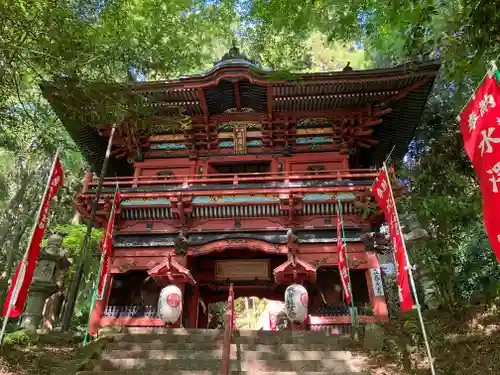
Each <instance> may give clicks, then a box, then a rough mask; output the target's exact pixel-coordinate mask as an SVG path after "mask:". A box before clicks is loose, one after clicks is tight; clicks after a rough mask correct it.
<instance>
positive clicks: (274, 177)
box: [82, 169, 377, 194]
mask: <svg viewBox="0 0 500 375" xmlns="http://www.w3.org/2000/svg"><path fill="white" fill-rule="evenodd" d="M376 176H377V173H376V171H375V170H373V169H349V170H331V171H329V170H324V171H314V172H307V171H305V172H266V173H238V174H231V175H228V174H209V175H169V176H135V177H108V178H105V179H104V183H103V186H104V188H106V187H108V188H110V187H114V186H116V185H117V184H119V185H120V188H122V189H123V188H140V187H146V186H147V187H151V186H161V187H166V188H169V189H172V188H176V187H179V188H181V189H186V188H196V187H205V189H206V187H210V186H213V187H215V186H217V185H254V184H261V185H265V186H276V187H280V186H286V185H289V186H290V185H291V186H294V185H297V184H299V183H300V184H306V185H308V186H309V185H313V186H314V185H316V184H318V185H320V184H321V183H325V182H332V181H338V182H346V183H349V182H350V183H352V184H354V185H357V186H366V185H371V181H373V180H374V179H375V177H376ZM98 182H99V179H98V178H91V179H88V180H87V181H86V182H85V184H84V188H83V191H82V193H84V194H85V193H88V192H91V190H93V189H96V188H97V185H98Z"/></svg>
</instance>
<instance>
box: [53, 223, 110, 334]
mask: <svg viewBox="0 0 500 375" xmlns="http://www.w3.org/2000/svg"><path fill="white" fill-rule="evenodd" d="M55 230H56V231H57V232H58V233H60V234H61V235H64V239H63V244H62V247H63V249H64V250H65V251H66V253H67V256H68V257H69V258H71V259H72V265H71V267H70V268H69V270H67V271H66V272H65V274H64V278H65V285H70V282H71V280H72V279H73V277H74V275H75V271H76V262H77V260H78V259H80V256H81V249H82V245H83V240H84V237H85V232H86V231H87V226H86V225H74V224H67V225H59V226H57V227H56V228H55ZM102 237H103V230H102V229H98V228H97V229H96V228H95V229H93V230H92V235H91V240H90V243H89V248H88V251H87V258H86V259H85V266H84V270H83V276H82V283H81V286H80V290H79V293H78V298H77V303H76V308H75V313H74V315H73V321H72V325H73V328H75V329H77V330H79V331H83V330H85V327H86V325H87V322H88V314H89V309H90V301H91V299H92V295H93V291H94V286H95V285H94V284H95V279H96V277H97V273H98V271H99V264H100V260H99V256H98V254H99V251H100V243H101V240H102Z"/></svg>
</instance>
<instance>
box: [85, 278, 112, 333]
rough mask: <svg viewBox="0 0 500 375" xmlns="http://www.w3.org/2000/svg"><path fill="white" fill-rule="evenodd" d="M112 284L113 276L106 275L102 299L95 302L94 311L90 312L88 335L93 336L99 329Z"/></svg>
mask: <svg viewBox="0 0 500 375" xmlns="http://www.w3.org/2000/svg"><path fill="white" fill-rule="evenodd" d="M112 283H113V275H111V274H109V275H108V280H107V282H106V285H105V286H104V291H103V296H102V299H100V300H96V301H95V303H94V309H93V310H92V316H91V317H90V324H89V335H92V336H95V335H97V333H98V332H99V328H101V318H102V315H103V314H104V310H105V309H106V306H107V305H108V301H109V296H110V295H111V284H112Z"/></svg>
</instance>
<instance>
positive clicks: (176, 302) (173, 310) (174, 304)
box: [158, 285, 182, 324]
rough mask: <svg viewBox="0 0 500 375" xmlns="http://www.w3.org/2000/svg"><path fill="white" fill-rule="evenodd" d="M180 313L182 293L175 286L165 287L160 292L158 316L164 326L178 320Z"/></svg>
mask: <svg viewBox="0 0 500 375" xmlns="http://www.w3.org/2000/svg"><path fill="white" fill-rule="evenodd" d="M181 313H182V292H181V290H180V289H179V288H178V287H176V286H175V285H167V286H166V287H165V288H163V289H162V290H161V292H160V298H159V300H158V314H159V315H160V319H161V320H163V321H164V322H165V323H166V324H172V323H175V322H177V321H178V320H179V317H180V316H181Z"/></svg>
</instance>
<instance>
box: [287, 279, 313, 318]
mask: <svg viewBox="0 0 500 375" xmlns="http://www.w3.org/2000/svg"><path fill="white" fill-rule="evenodd" d="M308 305H309V295H308V293H307V289H306V288H304V287H303V286H302V285H299V284H292V285H290V286H289V287H288V288H286V290H285V311H286V314H287V315H288V317H289V318H290V320H291V321H292V322H294V323H297V322H298V323H302V322H303V321H304V320H305V319H306V317H307V306H308Z"/></svg>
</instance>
